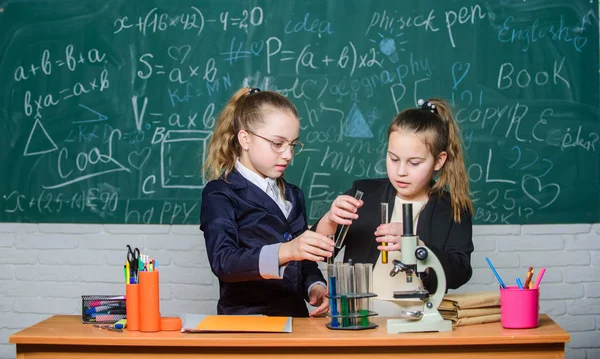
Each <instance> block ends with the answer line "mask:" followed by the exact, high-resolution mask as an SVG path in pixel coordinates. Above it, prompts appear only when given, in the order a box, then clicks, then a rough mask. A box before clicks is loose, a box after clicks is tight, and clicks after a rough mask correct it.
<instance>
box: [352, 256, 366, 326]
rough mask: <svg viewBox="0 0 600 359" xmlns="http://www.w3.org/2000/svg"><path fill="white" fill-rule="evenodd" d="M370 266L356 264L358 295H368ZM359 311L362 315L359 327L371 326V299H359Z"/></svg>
mask: <svg viewBox="0 0 600 359" xmlns="http://www.w3.org/2000/svg"><path fill="white" fill-rule="evenodd" d="M367 266H369V264H368V263H356V264H355V265H354V267H355V274H356V292H357V294H358V295H366V294H367V293H368V290H367V285H368V284H367V278H366V275H367V271H366V267H367ZM357 311H358V312H359V313H360V322H359V325H360V326H361V327H367V326H369V298H360V299H358V308H357Z"/></svg>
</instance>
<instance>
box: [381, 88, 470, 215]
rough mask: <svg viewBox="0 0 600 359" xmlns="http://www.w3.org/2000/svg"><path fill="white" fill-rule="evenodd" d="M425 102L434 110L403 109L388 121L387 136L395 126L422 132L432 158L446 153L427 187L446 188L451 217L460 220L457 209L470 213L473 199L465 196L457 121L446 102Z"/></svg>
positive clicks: (433, 190) (436, 190)
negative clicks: (444, 158) (435, 178)
mask: <svg viewBox="0 0 600 359" xmlns="http://www.w3.org/2000/svg"><path fill="white" fill-rule="evenodd" d="M429 102H430V103H431V104H432V105H435V108H436V110H437V112H438V113H437V114H436V113H433V112H431V111H429V110H427V109H422V108H410V109H406V110H404V111H402V112H400V113H399V114H398V115H397V116H396V117H395V118H394V120H393V121H392V123H391V124H390V127H389V128H388V138H389V137H390V134H391V133H392V132H394V131H398V130H403V131H408V132H413V133H417V134H421V133H422V134H424V136H422V138H423V140H424V142H425V145H426V146H427V148H428V149H429V152H431V154H432V155H433V156H434V157H435V158H436V159H437V157H438V155H439V154H440V153H441V152H442V151H445V152H446V153H447V154H448V156H447V158H446V163H444V166H442V168H441V169H440V176H439V179H438V180H437V181H436V182H435V184H434V185H433V186H432V187H431V189H430V191H429V194H430V195H431V194H434V193H437V194H441V193H442V192H443V191H444V190H446V189H448V190H449V191H450V200H451V204H452V213H453V218H454V221H455V222H460V214H461V211H463V210H468V211H469V212H470V213H471V214H472V213H473V203H472V202H471V199H470V198H469V178H468V176H467V170H466V168H465V161H464V155H463V148H462V141H461V138H460V132H459V129H458V124H457V123H456V120H455V119H454V116H453V114H452V110H451V109H450V105H449V104H448V103H447V102H445V101H443V100H441V99H435V98H434V99H430V100H429Z"/></svg>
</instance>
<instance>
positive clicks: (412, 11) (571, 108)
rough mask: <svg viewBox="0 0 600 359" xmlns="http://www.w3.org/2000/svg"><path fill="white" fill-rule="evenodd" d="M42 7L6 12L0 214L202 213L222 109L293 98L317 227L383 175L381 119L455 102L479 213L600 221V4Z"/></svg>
mask: <svg viewBox="0 0 600 359" xmlns="http://www.w3.org/2000/svg"><path fill="white" fill-rule="evenodd" d="M552 4H553V2H552V1H541V2H535V3H533V2H531V3H530V2H518V3H517V2H515V3H514V4H512V3H506V2H500V3H497V4H496V3H490V2H482V1H470V0H463V1H441V0H439V1H432V2H422V1H417V0H412V1H403V2H397V1H383V0H381V1H369V2H364V1H359V0H347V1H341V0H338V1H328V2H326V5H325V4H324V3H323V2H322V1H316V0H314V1H298V2H288V1H285V2H283V1H255V2H239V1H232V0H228V1H205V2H200V3H199V2H193V1H178V2H170V3H165V2H163V1H158V0H151V1H141V0H138V1H127V2H126V1H125V0H114V1H96V0H92V1H87V2H85V3H79V2H78V1H75V0H58V1H53V2H49V1H42V2H36V3H23V2H19V1H13V0H8V1H7V2H5V4H4V5H3V11H2V12H0V32H1V33H2V34H3V38H4V39H5V41H3V42H2V43H1V46H2V47H1V48H0V53H2V54H3V56H2V57H0V76H1V78H2V83H3V87H2V90H1V91H3V96H0V126H1V129H2V144H1V146H2V152H1V153H2V158H1V166H2V167H1V171H2V176H1V179H0V221H2V222H69V223H70V222H73V223H79V222H83V223H126V224H198V217H199V211H200V201H201V192H202V190H203V188H204V186H205V185H206V183H207V178H205V177H204V176H203V175H202V173H201V167H202V165H203V164H204V162H205V160H206V151H207V145H208V142H209V141H210V139H211V136H212V135H213V131H214V129H215V121H216V118H217V116H218V114H219V112H220V110H221V109H222V108H223V106H224V105H225V103H226V102H227V101H228V99H229V98H230V96H231V95H232V94H233V93H234V92H235V91H236V90H238V89H239V88H241V87H245V86H249V87H258V88H261V89H263V90H273V91H277V92H279V93H281V94H283V95H285V96H287V97H288V98H289V99H290V100H291V101H292V102H293V103H294V104H295V105H296V106H297V108H298V111H299V116H300V123H301V133H300V140H301V141H302V142H303V143H304V144H305V147H304V150H303V151H302V153H301V154H299V155H297V156H295V158H294V160H293V163H292V165H291V166H290V167H289V168H288V169H287V170H286V174H285V178H286V180H288V181H289V182H291V183H294V184H296V185H298V186H300V187H301V188H302V190H303V191H304V194H305V199H306V205H307V208H306V209H307V213H306V214H307V219H308V221H309V222H310V223H313V222H314V221H315V220H317V219H318V218H319V217H320V216H321V215H323V214H324V213H325V212H326V211H327V210H328V209H329V206H330V205H331V203H332V201H333V200H334V198H335V197H336V196H337V195H339V194H341V193H343V192H345V191H346V190H347V189H349V188H350V187H351V185H352V182H353V181H355V180H358V179H362V178H377V177H386V176H387V172H386V155H387V129H388V125H389V123H390V122H391V120H392V119H393V117H394V116H395V114H397V113H398V112H399V111H401V110H403V109H405V108H410V107H415V106H416V103H417V100H418V99H419V98H425V99H426V98H433V97H438V98H443V99H446V100H447V101H448V102H449V103H450V104H451V105H452V107H453V110H454V114H455V117H456V120H457V122H458V125H459V126H460V132H461V135H462V139H463V142H464V148H465V153H466V156H465V164H466V168H467V175H468V178H469V181H470V185H471V198H472V200H473V202H474V205H475V212H474V214H473V218H474V223H476V224H528V223H594V222H595V223H597V222H599V221H600V201H598V198H600V189H599V178H600V175H599V168H598V167H599V162H600V161H599V155H598V146H599V143H598V140H599V133H600V120H599V115H598V106H599V97H600V96H599V87H600V86H599V81H598V76H597V74H598V68H599V64H598V53H599V49H598V42H599V41H598V6H597V4H594V3H593V2H592V3H589V4H587V3H586V2H580V1H567V2H566V3H564V4H563V3H561V4H562V5H561V6H560V8H559V7H556V6H552Z"/></svg>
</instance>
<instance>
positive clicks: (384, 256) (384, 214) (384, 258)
mask: <svg viewBox="0 0 600 359" xmlns="http://www.w3.org/2000/svg"><path fill="white" fill-rule="evenodd" d="M388 218H389V217H388V204H387V203H381V224H387V223H389V221H388ZM381 245H382V246H387V243H386V242H381ZM387 262H388V252H387V251H381V263H383V264H387Z"/></svg>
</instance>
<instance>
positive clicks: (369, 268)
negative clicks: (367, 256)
mask: <svg viewBox="0 0 600 359" xmlns="http://www.w3.org/2000/svg"><path fill="white" fill-rule="evenodd" d="M365 279H366V282H367V283H366V287H367V292H368V293H369V294H370V293H373V265H372V264H371V263H365ZM367 305H368V307H367V310H371V308H373V298H371V297H370V298H368V301H367Z"/></svg>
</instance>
